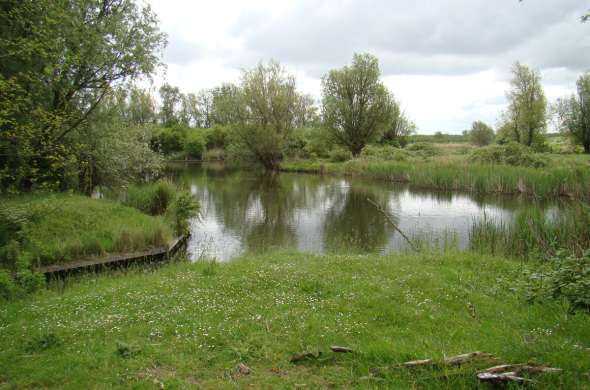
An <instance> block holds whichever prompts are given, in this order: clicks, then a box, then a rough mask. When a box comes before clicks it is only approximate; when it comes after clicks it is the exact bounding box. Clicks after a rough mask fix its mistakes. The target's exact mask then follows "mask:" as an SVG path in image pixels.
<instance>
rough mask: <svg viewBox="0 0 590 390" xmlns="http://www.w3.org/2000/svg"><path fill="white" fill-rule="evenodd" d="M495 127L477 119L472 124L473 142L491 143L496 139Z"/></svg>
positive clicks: (479, 144) (471, 136)
mask: <svg viewBox="0 0 590 390" xmlns="http://www.w3.org/2000/svg"><path fill="white" fill-rule="evenodd" d="M494 136H495V134H494V129H492V128H491V127H490V126H488V125H486V124H485V123H483V122H482V121H475V122H473V124H472V125H471V131H470V138H471V143H472V144H474V145H477V146H485V145H489V144H491V143H492V142H493V141H494Z"/></svg>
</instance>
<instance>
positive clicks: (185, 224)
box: [172, 191, 200, 235]
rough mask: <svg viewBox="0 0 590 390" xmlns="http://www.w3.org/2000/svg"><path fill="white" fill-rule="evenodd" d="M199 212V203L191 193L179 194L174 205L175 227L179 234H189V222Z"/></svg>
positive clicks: (183, 192) (181, 192)
mask: <svg viewBox="0 0 590 390" xmlns="http://www.w3.org/2000/svg"><path fill="white" fill-rule="evenodd" d="M199 210H200V206H199V203H198V202H197V201H196V200H195V198H194V196H193V195H192V194H191V193H190V192H188V191H180V192H179V193H178V194H177V196H176V198H175V199H174V203H173V204H172V213H173V215H174V226H175V230H176V233H177V234H180V235H182V234H187V233H188V232H189V227H190V226H189V220H190V219H191V218H193V217H195V216H197V215H198V213H199Z"/></svg>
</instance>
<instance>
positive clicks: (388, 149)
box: [361, 145, 409, 161]
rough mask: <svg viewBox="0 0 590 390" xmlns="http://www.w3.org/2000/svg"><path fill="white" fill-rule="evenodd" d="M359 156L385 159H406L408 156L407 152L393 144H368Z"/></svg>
mask: <svg viewBox="0 0 590 390" xmlns="http://www.w3.org/2000/svg"><path fill="white" fill-rule="evenodd" d="M361 157H363V158H367V159H374V160H385V161H406V160H407V159H408V158H409V153H408V152H407V151H405V150H402V149H399V148H396V147H393V146H376V145H368V146H366V147H365V148H364V149H363V151H362V153H361Z"/></svg>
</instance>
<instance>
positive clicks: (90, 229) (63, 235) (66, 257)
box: [0, 194, 174, 265]
mask: <svg viewBox="0 0 590 390" xmlns="http://www.w3.org/2000/svg"><path fill="white" fill-rule="evenodd" d="M1 211H2V218H3V219H5V220H16V221H17V224H18V225H19V226H20V229H21V230H20V232H19V233H17V236H18V237H20V238H21V242H22V243H21V251H22V253H21V256H22V257H23V258H24V259H26V261H27V262H30V263H32V264H33V265H47V264H54V263H60V262H68V261H72V260H77V259H78V258H80V257H84V256H89V255H104V254H106V253H112V252H128V251H133V250H144V249H146V248H148V247H154V246H161V245H164V244H166V243H167V242H168V241H170V240H171V239H172V237H173V235H174V234H173V229H172V227H171V226H170V224H169V223H167V222H166V221H165V220H164V218H162V217H152V216H149V215H146V214H143V213H142V212H140V211H138V210H136V209H134V208H131V207H126V206H123V205H121V204H120V203H117V202H114V201H109V200H98V199H91V198H88V197H84V196H80V195H72V194H46V195H21V196H18V197H14V198H8V199H6V198H5V199H2V210H1ZM2 229H3V228H0V236H1V235H2V234H1V233H2ZM4 229H6V227H4ZM1 244H2V243H1V242H0V245H1Z"/></svg>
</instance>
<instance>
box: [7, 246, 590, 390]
mask: <svg viewBox="0 0 590 390" xmlns="http://www.w3.org/2000/svg"><path fill="white" fill-rule="evenodd" d="M482 268H485V270H486V272H481V270H482ZM535 268H536V266H535V265H533V264H530V263H529V264H525V263H517V262H515V261H512V260H506V259H504V258H501V257H492V256H489V255H480V254H475V253H446V254H442V255H441V254H439V253H436V254H428V253H422V254H406V255H404V254H389V255H386V256H377V255H368V256H367V255H355V256H350V255H327V256H317V255H311V254H298V253H280V252H279V253H272V254H266V255H259V256H246V257H243V258H241V259H240V260H238V261H233V262H229V263H223V264H220V263H215V262H211V261H205V260H203V261H198V262H196V263H188V262H176V263H171V264H167V265H164V266H163V267H160V268H158V269H157V270H156V271H152V270H147V269H145V268H138V269H136V270H127V271H125V272H121V271H118V272H112V273H107V274H102V275H98V276H95V275H88V276H85V277H84V276H82V277H79V278H76V280H74V281H71V282H68V286H67V288H65V289H64V288H63V286H61V285H57V284H56V285H50V286H49V290H50V291H44V292H43V293H39V294H36V295H33V296H30V297H28V298H27V299H23V300H17V301H14V302H9V303H7V304H5V305H2V306H0V324H1V332H0V344H1V345H2V346H3V348H2V349H1V350H0V367H2V371H1V373H0V383H4V384H7V385H8V386H9V387H11V386H12V387H14V388H35V387H46V388H53V387H59V388H63V389H77V388H89V387H97V386H98V387H121V388H144V387H146V388H151V387H153V386H159V387H160V388H186V387H199V388H234V387H236V386H237V387H256V388H265V387H295V386H303V385H305V386H308V387H311V388H320V387H355V388H356V387H359V388H374V387H392V388H412V387H416V386H419V387H420V388H440V386H441V384H442V383H443V382H444V386H446V387H448V388H453V389H467V388H474V387H476V386H477V384H478V381H477V378H476V374H477V373H478V372H479V371H480V370H482V369H486V368H489V367H491V366H493V365H496V364H503V363H506V364H508V363H528V364H533V365H543V366H549V367H557V368H560V369H562V370H563V372H561V373H557V374H541V375H534V376H531V377H530V378H531V379H533V380H534V381H535V382H536V386H539V387H540V388H584V386H586V385H587V377H586V373H587V371H588V369H590V361H589V360H588V353H589V352H588V348H590V334H589V333H588V329H587V324H588V316H587V315H586V314H583V313H578V314H576V315H571V312H570V311H571V307H572V306H571V305H570V304H569V303H568V301H565V300H561V299H557V300H556V299H550V298H542V295H536V296H538V297H540V298H537V300H532V301H531V300H528V299H526V298H525V296H526V294H525V292H527V291H532V290H530V287H529V286H528V283H529V281H530V280H532V279H530V278H528V277H526V275H529V274H530V273H533V272H535ZM547 280H549V279H547ZM499 306H501V309H500V307H499ZM81 313H83V315H81ZM33 325H34V326H33ZM332 345H338V346H343V347H348V348H351V349H352V351H353V352H352V353H332V352H330V349H329V347H330V346H332ZM472 351H482V352H485V353H490V354H492V355H493V356H494V357H495V358H496V359H497V360H492V361H489V360H483V361H480V360H475V361H474V362H470V363H466V364H462V365H460V366H454V367H445V366H442V365H437V364H435V365H433V366H431V367H424V368H404V367H400V366H399V365H400V363H403V362H406V361H409V360H416V359H434V361H435V362H439V361H442V360H443V359H444V358H445V357H449V356H453V355H457V354H461V353H467V352H472ZM319 352H322V354H321V355H319V354H318V353H319ZM304 353H309V354H311V355H309V357H308V359H303V360H301V361H293V362H291V361H290V360H296V359H293V356H300V355H301V354H304ZM318 356H319V357H318ZM244 367H245V368H244Z"/></svg>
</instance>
